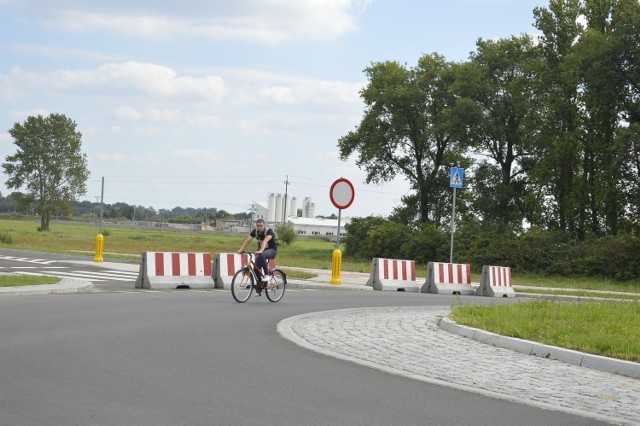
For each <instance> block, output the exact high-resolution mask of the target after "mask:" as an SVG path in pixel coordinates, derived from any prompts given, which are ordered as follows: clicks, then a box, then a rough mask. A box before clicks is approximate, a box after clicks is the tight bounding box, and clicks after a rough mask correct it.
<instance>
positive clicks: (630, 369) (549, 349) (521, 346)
mask: <svg viewBox="0 0 640 426" xmlns="http://www.w3.org/2000/svg"><path fill="white" fill-rule="evenodd" d="M438 326H439V327H440V328H442V329H443V330H445V331H448V332H450V333H453V334H457V335H459V336H463V337H468V338H470V339H473V340H476V341H478V342H481V343H485V344H488V345H492V346H497V347H500V348H505V349H511V350H513V351H516V352H520V353H523V354H527V355H534V356H537V357H540V358H547V359H554V360H557V361H562V362H565V363H567V364H571V365H578V366H582V367H586V368H590V369H593V370H598V371H605V372H608V373H614V374H619V375H621V376H627V377H633V378H634V379H640V363H636V362H631V361H623V360H619V359H615V358H608V357H604V356H600V355H592V354H586V353H583V352H578V351H574V350H571V349H564V348H559V347H557V346H550V345H544V344H542V343H537V342H532V341H530V340H524V339H518V338H515V337H507V336H501V335H499V334H495V333H491V332H489V331H484V330H480V329H477V328H473V327H467V326H464V325H459V324H457V323H455V322H454V321H452V320H450V319H448V318H441V319H440V321H439V322H438Z"/></svg>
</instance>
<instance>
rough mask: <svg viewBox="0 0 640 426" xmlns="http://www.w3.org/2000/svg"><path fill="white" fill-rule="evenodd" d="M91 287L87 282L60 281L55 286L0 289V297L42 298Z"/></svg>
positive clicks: (41, 285)
mask: <svg viewBox="0 0 640 426" xmlns="http://www.w3.org/2000/svg"><path fill="white" fill-rule="evenodd" d="M92 287H93V284H91V282H89V281H83V280H74V279H69V278H64V279H62V280H61V281H60V282H59V283H56V284H40V285H25V286H14V287H0V296H44V295H47V294H72V293H81V292H84V291H87V290H89V289H91V288H92Z"/></svg>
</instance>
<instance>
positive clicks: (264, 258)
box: [238, 219, 278, 296]
mask: <svg viewBox="0 0 640 426" xmlns="http://www.w3.org/2000/svg"><path fill="white" fill-rule="evenodd" d="M254 238H257V239H258V251H256V252H255V255H256V267H257V268H258V271H261V270H262V271H263V272H264V273H263V274H262V282H265V283H266V282H269V260H271V259H275V257H276V255H277V254H278V246H277V244H276V240H275V238H276V234H275V233H274V232H273V231H272V230H271V228H266V227H265V223H264V219H258V220H256V227H255V229H253V230H252V231H251V232H250V233H249V236H248V237H247V238H246V239H245V240H244V241H243V242H242V245H241V246H240V249H238V253H242V252H243V251H244V249H245V248H246V247H247V246H248V245H249V243H250V242H251V240H253V239H254ZM256 290H257V293H258V296H259V295H260V291H261V289H260V287H259V286H258V288H257V289H256Z"/></svg>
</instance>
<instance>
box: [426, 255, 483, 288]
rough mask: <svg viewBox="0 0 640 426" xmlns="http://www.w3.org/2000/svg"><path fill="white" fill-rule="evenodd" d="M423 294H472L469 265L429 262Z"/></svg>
mask: <svg viewBox="0 0 640 426" xmlns="http://www.w3.org/2000/svg"><path fill="white" fill-rule="evenodd" d="M422 292H423V293H436V294H474V290H473V287H471V265H468V264H464V263H441V262H429V263H428V265H427V280H426V281H425V283H424V285H423V286H422Z"/></svg>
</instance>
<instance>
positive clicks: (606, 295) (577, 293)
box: [515, 289, 640, 300]
mask: <svg viewBox="0 0 640 426" xmlns="http://www.w3.org/2000/svg"><path fill="white" fill-rule="evenodd" d="M515 292H516V293H532V294H546V295H550V296H576V297H599V298H602V299H625V300H640V295H635V294H618V293H606V292H601V291H593V290H592V291H582V290H571V291H569V290H545V289H526V290H519V289H515Z"/></svg>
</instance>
